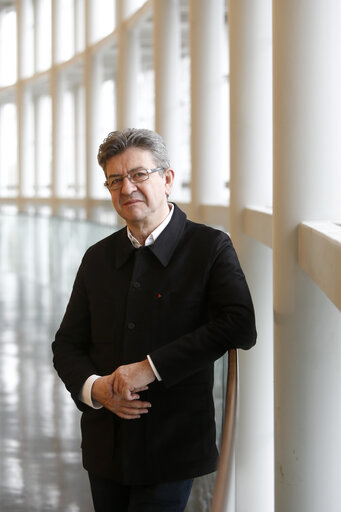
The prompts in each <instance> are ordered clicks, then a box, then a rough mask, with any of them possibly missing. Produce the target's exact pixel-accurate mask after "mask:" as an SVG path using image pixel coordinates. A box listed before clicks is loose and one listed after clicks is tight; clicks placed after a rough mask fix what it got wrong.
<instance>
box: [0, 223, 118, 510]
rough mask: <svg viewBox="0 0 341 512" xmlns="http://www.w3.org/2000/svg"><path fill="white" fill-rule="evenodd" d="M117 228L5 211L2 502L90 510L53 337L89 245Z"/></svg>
mask: <svg viewBox="0 0 341 512" xmlns="http://www.w3.org/2000/svg"><path fill="white" fill-rule="evenodd" d="M111 231H112V230H111V229H110V228H108V227H105V226H98V225H95V224H94V225H89V224H86V223H82V222H70V221H63V220H59V219H51V218H37V217H28V216H0V510H1V512H7V511H8V512H9V511H11V512H33V511H34V512H37V511H42V512H48V511H58V512H59V511H60V512H78V511H79V512H87V511H89V512H90V511H91V510H92V506H91V498H90V494H89V488H88V482H87V477H86V473H85V472H84V471H82V469H81V461H80V450H79V445H80V434H79V413H78V411H77V409H76V408H75V407H74V405H73V403H72V401H71V399H70V397H69V395H68V393H67V392H66V390H65V389H64V387H63V385H62V383H61V382H60V381H59V379H58V377H57V375H56V374H55V372H54V370H53V367H52V363H51V341H52V339H53V336H54V333H55V331H56V329H57V327H58V325H59V323H60V320H61V317H62V315H63V312H64V309H65V306H66V303H67V300H68V297H69V293H70V290H71V286H72V283H73V279H74V276H75V272H76V269H77V267H78V265H79V263H80V259H81V256H82V255H83V253H84V251H85V249H86V248H87V247H88V246H89V245H91V244H92V243H94V242H95V241H97V240H99V239H101V238H103V237H104V236H106V235H107V234H109V233H110V232H111Z"/></svg>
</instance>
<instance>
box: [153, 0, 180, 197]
mask: <svg viewBox="0 0 341 512" xmlns="http://www.w3.org/2000/svg"><path fill="white" fill-rule="evenodd" d="M180 30H181V29H180V13H179V1H178V0H154V69H155V130H156V132H157V133H159V134H160V135H161V136H162V137H163V139H164V140H165V143H166V146H167V149H168V153H169V157H170V161H171V165H172V167H173V168H174V169H175V172H176V171H177V169H178V168H179V167H180V164H181V162H179V160H178V158H179V153H180V151H179V143H180V140H179V139H180V137H181V130H180V127H179V101H180V98H179V90H178V84H179V80H180V78H181V77H179V61H180V54H181V34H180ZM178 187H181V182H180V179H177V176H176V179H175V182H174V191H173V192H172V194H174V195H175V196H176V195H177V192H176V191H177V189H178Z"/></svg>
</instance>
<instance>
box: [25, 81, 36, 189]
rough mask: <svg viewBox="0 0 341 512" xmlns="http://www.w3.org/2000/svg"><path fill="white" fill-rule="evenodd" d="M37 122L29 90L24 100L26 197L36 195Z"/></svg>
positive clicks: (26, 91)
mask: <svg viewBox="0 0 341 512" xmlns="http://www.w3.org/2000/svg"><path fill="white" fill-rule="evenodd" d="M34 126H35V122H34V105H33V99H32V93H31V91H30V90H29V89H26V90H25V92H24V98H23V147H22V150H23V153H22V160H23V162H25V163H24V165H23V171H22V192H23V195H24V196H25V197H33V196H34V194H35V148H34V143H35V133H34V131H35V128H34Z"/></svg>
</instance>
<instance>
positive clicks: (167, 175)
mask: <svg viewBox="0 0 341 512" xmlns="http://www.w3.org/2000/svg"><path fill="white" fill-rule="evenodd" d="M163 176H164V179H165V188H166V195H167V196H168V195H169V194H170V192H171V190H172V187H173V183H174V171H173V169H167V171H165V172H164V173H163Z"/></svg>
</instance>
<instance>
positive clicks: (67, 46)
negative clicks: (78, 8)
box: [57, 0, 75, 62]
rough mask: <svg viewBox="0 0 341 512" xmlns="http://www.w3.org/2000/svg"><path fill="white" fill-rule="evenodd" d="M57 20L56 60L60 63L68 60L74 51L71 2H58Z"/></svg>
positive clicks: (65, 0) (72, 7) (73, 25)
mask: <svg viewBox="0 0 341 512" xmlns="http://www.w3.org/2000/svg"><path fill="white" fill-rule="evenodd" d="M57 19H58V26H57V36H58V37H57V60H58V62H60V61H65V60H68V59H70V58H71V57H72V55H73V54H74V51H75V44H74V43H75V37H74V29H75V24H74V2H73V0H59V2H58V18H57ZM65 34H67V37H65Z"/></svg>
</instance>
